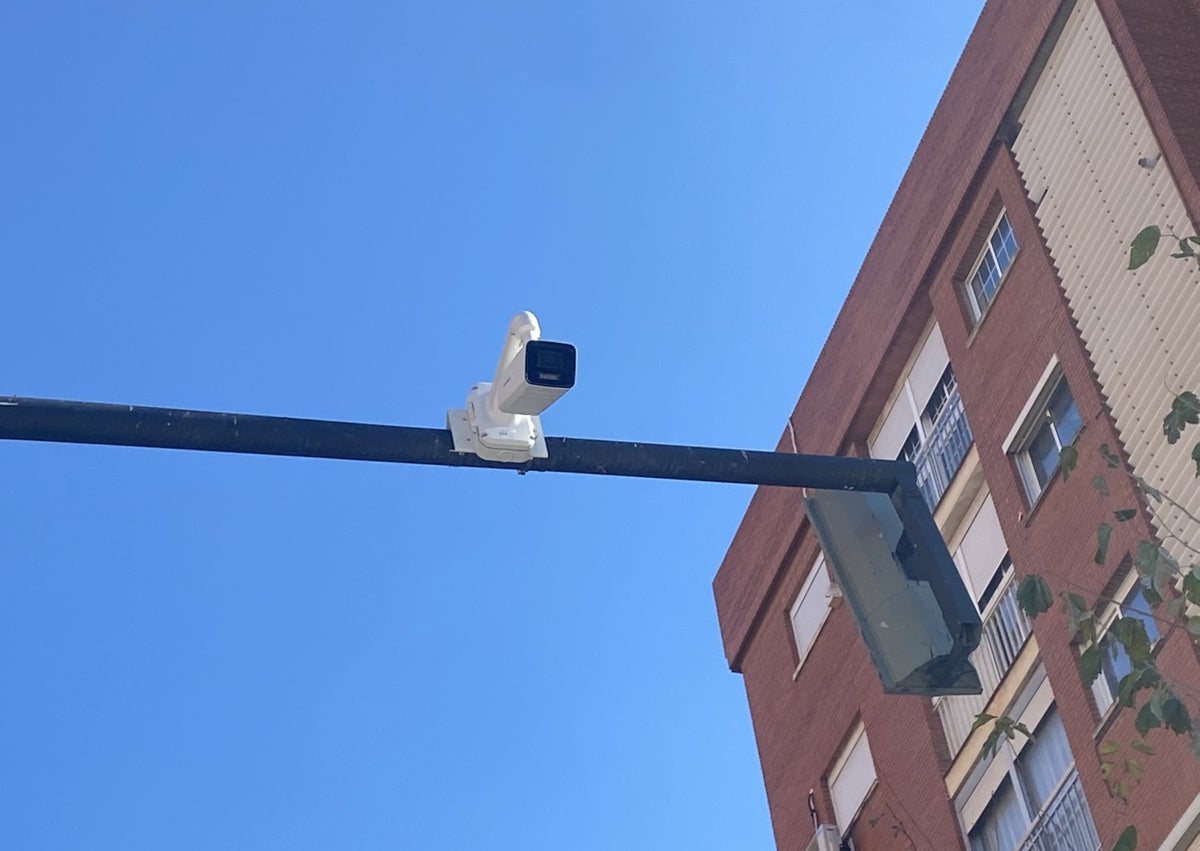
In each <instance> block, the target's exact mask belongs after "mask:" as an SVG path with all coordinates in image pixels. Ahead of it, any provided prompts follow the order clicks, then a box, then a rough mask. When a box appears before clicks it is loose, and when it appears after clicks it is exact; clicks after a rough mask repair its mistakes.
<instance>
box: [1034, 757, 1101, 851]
mask: <svg viewBox="0 0 1200 851" xmlns="http://www.w3.org/2000/svg"><path fill="white" fill-rule="evenodd" d="M1099 847H1100V837H1099V836H1097V835H1096V825H1095V824H1094V823H1093V822H1092V813H1091V810H1089V809H1088V805H1087V799H1086V798H1084V797H1083V785H1082V784H1081V783H1080V782H1079V773H1078V772H1076V771H1075V769H1071V773H1070V774H1068V775H1067V777H1066V779H1065V780H1064V781H1063V782H1062V785H1060V786H1059V787H1058V791H1056V792H1055V793H1054V795H1053V796H1052V797H1051V798H1050V801H1049V803H1047V804H1046V806H1045V807H1044V808H1043V809H1042V812H1041V813H1040V814H1039V815H1038V817H1037V819H1036V820H1034V822H1033V827H1031V828H1030V829H1029V834H1028V835H1027V836H1026V837H1025V841H1024V842H1022V843H1021V846H1020V851H1097V849H1098V848H1099Z"/></svg>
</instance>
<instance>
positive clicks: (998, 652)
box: [937, 574, 1029, 756]
mask: <svg viewBox="0 0 1200 851" xmlns="http://www.w3.org/2000/svg"><path fill="white" fill-rule="evenodd" d="M1027 638H1029V619H1028V618H1026V617H1025V613H1024V612H1022V611H1021V607H1020V606H1019V605H1018V604H1017V583H1016V582H1014V581H1012V578H1011V574H1010V578H1009V581H1008V585H1007V587H1006V588H1004V590H1003V591H1001V592H1000V593H999V594H998V595H997V599H996V604H995V605H994V606H993V607H992V610H991V612H990V613H989V614H988V616H987V617H986V618H985V619H984V622H983V632H982V635H981V636H980V640H979V646H978V647H977V648H975V652H974V653H972V654H971V664H972V665H974V666H975V670H976V671H977V672H978V673H979V681H980V683H982V685H983V693H982V694H969V695H962V696H954V697H943V698H941V700H939V701H938V703H937V711H938V715H939V716H940V717H941V719H942V728H943V729H944V730H945V731H946V743H947V744H948V745H949V746H950V754H951V756H954V755H956V754H957V753H958V750H959V748H961V747H962V746H963V742H965V741H966V740H967V736H968V735H970V733H971V725H972V724H973V723H975V716H976V715H978V714H979V713H980V712H982V711H983V709H984V707H985V706H987V702H988V701H989V700H990V699H991V697H992V694H993V693H994V692H995V691H996V688H997V687H998V686H999V685H1000V681H1001V680H1003V679H1004V675H1005V674H1006V673H1007V672H1008V669H1009V668H1010V667H1012V663H1013V662H1014V661H1015V660H1016V658H1017V654H1018V653H1020V652H1021V648H1022V647H1023V646H1024V645H1025V639H1027Z"/></svg>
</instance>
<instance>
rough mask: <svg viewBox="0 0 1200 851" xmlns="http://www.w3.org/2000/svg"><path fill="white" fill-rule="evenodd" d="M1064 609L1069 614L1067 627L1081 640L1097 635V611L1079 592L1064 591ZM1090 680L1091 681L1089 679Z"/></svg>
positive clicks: (1074, 636)
mask: <svg viewBox="0 0 1200 851" xmlns="http://www.w3.org/2000/svg"><path fill="white" fill-rule="evenodd" d="M1062 601H1063V606H1062V610H1063V612H1065V613H1066V615H1067V629H1068V630H1070V633H1071V637H1072V638H1073V639H1077V640H1079V641H1091V640H1092V639H1093V638H1094V637H1095V635H1096V623H1095V621H1096V613H1095V612H1093V611H1092V610H1091V608H1090V607H1089V606H1088V604H1087V601H1086V600H1084V599H1083V598H1082V597H1080V596H1079V595H1078V594H1073V593H1071V592H1069V591H1064V592H1063V594H1062ZM1089 682H1090V681H1089Z"/></svg>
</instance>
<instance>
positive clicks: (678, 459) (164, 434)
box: [0, 396, 916, 493]
mask: <svg viewBox="0 0 1200 851" xmlns="http://www.w3.org/2000/svg"><path fill="white" fill-rule="evenodd" d="M0 439H7V440H38V441H50V442H54V443H90V444H105V445H110V446H147V447H157V448H160V449H193V450H199V451H204V452H241V453H248V454H254V455H290V456H297V457H305V458H340V459H345V460H351V461H385V462H391V463H399V464H437V465H443V466H449V467H486V468H492V469H502V470H504V469H506V470H516V471H518V472H555V473H584V474H590V475H601V476H634V477H639V478H651V479H683V480H688V481H700V482H734V483H740V484H749V485H776V486H780V487H804V488H814V489H816V488H820V489H829V490H856V491H873V492H878V493H892V492H893V491H894V490H895V489H896V488H897V486H898V485H899V484H900V483H901V482H913V483H915V475H916V474H915V470H914V468H913V465H912V464H909V463H908V462H905V461H878V460H870V459H863V458H843V457H839V456H826V455H797V454H793V453H787V452H755V451H750V450H741V449H712V448H706V447H697V446H674V445H669V444H657V443H626V442H619V441H611V440H585V439H581V438H574V437H548V438H546V446H547V449H548V450H549V455H550V457H549V458H540V459H538V458H535V459H534V460H532V461H529V462H526V463H522V464H504V463H499V462H494V461H484V460H483V459H481V458H479V457H477V456H475V455H473V454H463V453H458V452H455V451H454V444H453V441H452V439H451V437H450V432H449V431H448V430H446V429H429V428H409V427H407V426H387V425H371V424H367V423H345V422H330V421H326V420H308V419H293V418H291V417H265V416H257V415H251V414H226V413H216V412H211V411H185V410H172V409H169V408H146V407H136V406H132V405H109V404H100V403H96V402H69V401H61V400H54V399H29V398H22V397H18V396H6V397H0Z"/></svg>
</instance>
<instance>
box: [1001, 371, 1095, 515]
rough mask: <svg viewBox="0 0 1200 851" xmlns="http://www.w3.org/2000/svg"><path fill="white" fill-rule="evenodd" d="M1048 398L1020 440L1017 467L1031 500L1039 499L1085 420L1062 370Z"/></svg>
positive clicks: (1050, 384) (1051, 384) (1017, 450)
mask: <svg viewBox="0 0 1200 851" xmlns="http://www.w3.org/2000/svg"><path fill="white" fill-rule="evenodd" d="M1045 386H1047V387H1053V389H1052V390H1051V391H1050V393H1049V395H1048V396H1047V397H1046V401H1045V402H1044V403H1042V404H1039V405H1035V406H1034V408H1033V416H1031V417H1030V418H1029V419H1028V420H1027V421H1026V425H1027V428H1026V429H1025V430H1024V438H1023V439H1020V440H1018V441H1017V448H1016V451H1015V454H1016V459H1017V467H1018V468H1019V469H1020V472H1021V479H1022V481H1023V483H1024V485H1025V492H1026V494H1027V495H1028V496H1029V501H1030V502H1031V503H1032V502H1036V501H1037V498H1038V497H1039V496H1040V495H1041V493H1042V491H1043V490H1045V488H1046V484H1047V482H1049V481H1050V477H1051V476H1053V475H1054V471H1055V470H1056V469H1057V468H1058V456H1059V455H1060V454H1061V452H1062V448H1063V447H1064V446H1070V445H1071V443H1072V442H1074V440H1075V437H1076V435H1078V434H1079V429H1080V426H1081V425H1082V420H1081V419H1080V418H1079V411H1078V410H1077V409H1076V407H1075V400H1074V399H1073V398H1072V397H1071V389H1070V388H1069V387H1067V382H1066V381H1064V380H1063V378H1062V377H1061V374H1059V375H1058V377H1057V379H1056V380H1055V381H1054V382H1052V383H1047V384H1046V385H1045Z"/></svg>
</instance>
